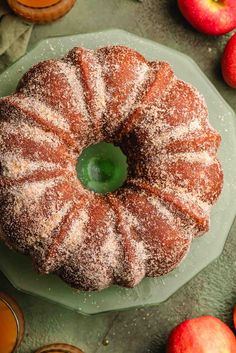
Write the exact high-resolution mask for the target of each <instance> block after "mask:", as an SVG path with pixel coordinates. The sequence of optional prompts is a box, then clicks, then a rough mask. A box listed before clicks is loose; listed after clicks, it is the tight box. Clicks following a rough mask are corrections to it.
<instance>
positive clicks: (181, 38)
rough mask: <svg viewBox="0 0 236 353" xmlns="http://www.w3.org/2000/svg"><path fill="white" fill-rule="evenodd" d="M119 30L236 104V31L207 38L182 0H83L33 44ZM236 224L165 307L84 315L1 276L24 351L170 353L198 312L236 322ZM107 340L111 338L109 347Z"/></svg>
mask: <svg viewBox="0 0 236 353" xmlns="http://www.w3.org/2000/svg"><path fill="white" fill-rule="evenodd" d="M111 27H113V28H114V27H118V28H123V29H125V30H127V31H130V32H133V33H136V34H138V35H140V36H143V37H146V38H150V39H152V40H155V41H157V42H159V43H162V44H165V45H167V46H170V47H172V48H175V49H177V50H180V51H182V52H184V53H186V54H188V55H190V56H191V57H192V58H193V59H194V60H195V61H196V62H197V63H198V64H199V66H200V67H201V69H202V70H203V71H204V72H205V74H206V75H207V76H208V77H209V78H210V80H211V81H212V82H213V84H214V85H215V86H216V88H217V89H218V90H219V91H220V93H221V94H222V95H223V96H224V98H225V99H226V100H227V101H228V103H229V104H230V105H231V106H232V107H233V108H234V109H236V91H235V90H233V89H231V88H229V87H227V86H226V84H225V83H224V82H223V81H222V78H221V74H220V70H219V60H220V56H221V54H222V51H223V47H224V45H225V43H226V41H227V38H228V37H229V35H226V36H222V37H219V38H217V37H207V36H205V35H202V34H199V33H197V32H196V31H195V30H193V29H192V28H191V27H190V26H189V25H188V24H187V23H186V22H185V20H184V19H183V18H182V17H181V15H180V14H179V12H178V9H177V7H176V1H175V0H143V2H142V3H139V2H137V1H132V0H89V1H88V0H77V3H76V6H75V7H74V8H73V10H72V11H71V12H70V13H69V14H68V15H67V16H66V17H64V18H63V19H61V20H60V21H58V22H56V23H54V24H52V25H46V26H35V28H34V31H33V35H32V38H31V43H30V45H33V44H34V43H36V42H37V41H38V40H39V39H41V38H45V37H48V36H54V35H62V34H72V33H81V32H92V31H97V30H101V29H105V28H111ZM235 235H236V224H235V225H234V227H233V228H232V229H231V232H230V236H229V238H228V241H227V244H226V247H225V250H224V252H223V254H222V256H221V257H220V258H219V259H218V260H217V261H215V262H214V263H212V264H211V265H210V266H208V267H207V268H206V269H205V270H204V271H202V272H201V273H200V274H199V275H198V276H196V277H195V278H194V279H193V280H192V281H191V282H190V283H188V284H187V285H185V286H184V287H183V288H182V289H181V290H179V291H178V292H177V293H176V294H175V295H174V296H173V297H172V298H170V299H169V300H168V301H167V302H165V303H163V304H162V305H160V306H158V307H153V308H146V309H145V308H143V309H139V310H133V311H127V312H123V313H119V314H116V313H115V314H114V313H112V314H107V315H102V316H96V317H88V318H85V317H82V316H80V315H78V314H76V313H73V312H71V311H68V310H66V309H63V308H61V307H59V306H55V305H52V304H49V303H47V302H44V301H41V300H39V299H37V298H34V297H31V296H28V295H25V294H22V293H19V292H17V291H16V290H14V289H13V288H12V287H11V286H10V285H9V284H8V282H7V280H5V279H4V278H3V276H2V275H1V276H0V289H4V290H5V291H7V292H9V293H11V294H12V295H14V296H15V297H16V298H17V299H18V301H19V303H20V304H21V305H22V307H23V309H24V311H25V314H26V320H27V326H26V331H27V336H26V338H25V340H24V342H23V345H22V347H21V349H20V350H19V353H30V352H33V350H34V349H35V348H36V347H38V346H40V345H42V344H46V343H50V342H54V341H65V342H69V343H73V344H75V345H78V346H80V347H81V348H82V349H84V351H85V352H86V353H95V352H99V353H105V352H112V353H125V352H129V353H147V352H151V353H162V352H164V344H165V342H166V337H167V335H168V333H169V332H170V330H171V328H172V327H173V326H175V325H176V324H178V323H179V322H180V321H182V320H184V319H186V318H190V317H193V316H198V315H204V314H211V315H216V316H217V317H219V318H221V319H223V320H225V322H227V323H228V324H230V325H232V308H233V305H234V303H235V302H236V271H235V265H236V260H235V252H236V237H235ZM104 338H107V339H108V340H109V344H108V345H106V346H105V345H103V344H102V341H103V339H104Z"/></svg>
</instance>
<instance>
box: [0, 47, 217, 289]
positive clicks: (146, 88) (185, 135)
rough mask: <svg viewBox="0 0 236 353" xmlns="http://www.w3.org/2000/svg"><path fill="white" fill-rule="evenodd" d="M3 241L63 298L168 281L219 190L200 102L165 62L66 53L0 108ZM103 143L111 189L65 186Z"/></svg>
mask: <svg viewBox="0 0 236 353" xmlns="http://www.w3.org/2000/svg"><path fill="white" fill-rule="evenodd" d="M0 127H1V130H0V217H1V228H2V231H3V234H4V235H3V239H4V240H5V242H6V243H7V244H8V245H9V246H11V247H13V248H15V249H16V250H19V251H21V252H24V253H27V254H30V255H31V256H32V258H33V261H34V264H35V266H36V268H37V269H38V270H39V271H40V272H43V273H49V272H56V273H58V274H59V275H60V276H61V277H62V278H63V279H64V280H65V281H67V282H68V283H70V284H71V285H72V286H73V287H76V288H80V289H83V290H98V289H102V288H105V287H108V286H110V285H111V284H113V283H117V284H119V285H122V286H126V287H133V286H135V285H136V284H138V283H139V282H140V281H141V280H142V278H143V277H145V276H151V277H152V276H160V275H163V274H165V273H168V272H169V271H171V270H173V269H174V268H175V267H176V266H177V265H178V264H179V263H180V262H181V260H182V259H183V258H184V257H185V256H186V254H187V252H188V249H189V247H190V244H191V241H192V239H193V238H194V237H196V236H199V235H201V234H203V233H205V232H206V231H207V230H208V227H209V213H210V209H211V207H212V205H213V204H214V203H215V201H216V200H217V198H218V196H219V194H220V191H221V188H222V183H223V174H222V170H221V166H220V164H219V162H218V160H217V158H216V152H217V149H218V147H219V144H220V135H219V134H218V133H217V132H216V131H215V130H214V129H213V128H212V127H211V126H210V124H209V121H208V112H207V107H206V104H205V101H204V99H203V97H202V96H201V95H200V94H199V92H198V91H197V90H196V89H195V88H193V87H192V86H191V85H189V84H187V83H185V82H183V81H181V80H179V79H177V78H176V77H175V76H174V73H173V70H172V68H171V66H170V65H169V64H168V63H165V62H159V61H156V62H148V61H147V60H145V58H144V57H143V56H142V55H141V54H139V53H137V52H136V51H134V50H133V49H130V48H127V47H123V46H111V47H105V48H101V49H98V50H96V51H93V50H88V49H85V48H74V49H72V50H71V51H70V52H69V53H68V54H67V55H66V56H65V57H64V58H62V59H60V60H59V59H58V60H47V61H44V62H41V63H39V64H37V65H35V66H34V67H32V68H31V69H30V70H29V71H28V72H27V73H26V74H25V75H24V76H23V78H22V79H21V81H20V83H19V85H18V88H17V91H16V93H14V94H13V95H11V96H9V97H5V98H2V99H1V100H0ZM100 141H107V142H114V143H115V144H117V145H119V146H120V147H121V149H122V150H123V151H124V153H125V154H126V155H127V158H128V164H129V175H128V179H127V182H126V183H125V185H124V186H123V187H121V188H120V189H119V190H117V191H116V192H114V193H110V194H106V195H100V194H96V193H94V192H91V191H88V190H86V189H84V188H83V186H82V185H81V183H80V181H79V180H78V178H77V175H76V169H75V165H76V161H77V158H78V156H79V155H80V153H81V152H82V150H83V149H84V148H85V147H87V146H88V145H90V144H93V143H98V142H100Z"/></svg>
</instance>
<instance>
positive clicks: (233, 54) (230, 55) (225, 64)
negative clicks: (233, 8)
mask: <svg viewBox="0 0 236 353" xmlns="http://www.w3.org/2000/svg"><path fill="white" fill-rule="evenodd" d="M235 1H236V0H235ZM221 68H222V74H223V77H224V80H225V82H227V83H228V85H230V86H231V87H233V88H236V33H235V34H234V35H233V37H231V38H230V40H229V41H228V43H227V45H226V47H225V50H224V54H223V57H222V61H221Z"/></svg>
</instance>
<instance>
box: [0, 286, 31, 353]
mask: <svg viewBox="0 0 236 353" xmlns="http://www.w3.org/2000/svg"><path fill="white" fill-rule="evenodd" d="M24 329H25V324H24V316H23V313H22V311H21V309H20V307H19V306H18V304H17V303H16V302H15V300H14V299H12V298H11V297H10V296H8V295H7V294H6V293H3V292H0V352H1V353H12V352H15V350H16V349H17V348H18V347H19V345H20V343H21V341H22V339H23V336H24Z"/></svg>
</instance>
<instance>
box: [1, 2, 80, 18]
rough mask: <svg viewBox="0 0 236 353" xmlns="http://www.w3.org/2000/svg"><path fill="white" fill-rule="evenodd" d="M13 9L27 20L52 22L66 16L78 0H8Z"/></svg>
mask: <svg viewBox="0 0 236 353" xmlns="http://www.w3.org/2000/svg"><path fill="white" fill-rule="evenodd" d="M7 1H8V4H9V6H10V7H11V8H12V10H13V11H14V12H15V13H16V14H17V15H19V16H21V17H23V18H24V19H26V20H27V21H30V22H36V23H46V22H51V21H54V20H56V19H58V18H59V17H62V16H64V15H65V14H66V13H67V12H68V11H69V10H70V9H71V8H72V6H73V5H74V3H75V1H76V0H7Z"/></svg>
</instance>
